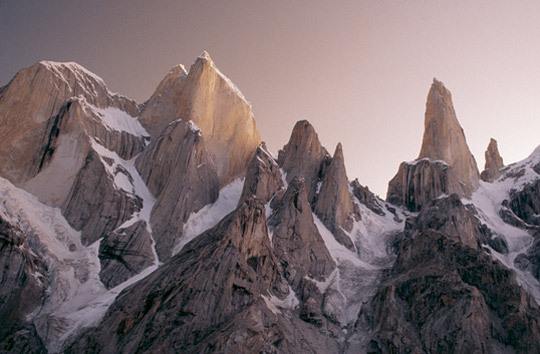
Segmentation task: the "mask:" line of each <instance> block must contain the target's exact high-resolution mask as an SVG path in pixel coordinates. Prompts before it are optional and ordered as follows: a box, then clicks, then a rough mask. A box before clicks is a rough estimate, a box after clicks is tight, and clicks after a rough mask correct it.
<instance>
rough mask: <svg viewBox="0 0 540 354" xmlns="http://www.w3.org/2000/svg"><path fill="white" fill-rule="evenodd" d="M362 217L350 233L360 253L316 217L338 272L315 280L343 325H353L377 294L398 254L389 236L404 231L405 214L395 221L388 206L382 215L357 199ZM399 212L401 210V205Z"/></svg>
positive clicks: (326, 307) (330, 311)
mask: <svg viewBox="0 0 540 354" xmlns="http://www.w3.org/2000/svg"><path fill="white" fill-rule="evenodd" d="M354 202H355V203H356V204H358V207H359V209H360V213H361V220H360V221H357V222H355V223H354V226H353V230H352V231H351V232H350V233H348V234H349V235H350V237H351V238H352V239H353V241H354V243H355V246H356V250H357V253H356V252H352V251H350V250H349V249H348V248H346V247H344V246H343V245H341V244H340V243H338V242H337V241H336V239H335V237H334V235H333V234H332V233H331V232H330V231H329V230H328V229H327V228H326V227H325V225H324V224H323V223H322V222H321V220H320V219H319V218H318V217H317V216H316V215H315V214H314V215H313V219H314V222H315V225H316V226H317V229H318V230H319V233H320V234H321V236H322V238H323V241H324V242H325V245H326V247H327V249H328V250H329V252H330V254H331V255H332V258H333V259H334V261H335V262H336V264H337V268H336V269H335V271H334V272H333V273H332V274H331V275H330V276H328V278H327V279H325V281H322V282H319V281H315V280H313V279H312V281H313V282H314V283H315V284H316V285H317V287H318V288H319V290H320V291H321V292H323V293H326V295H325V296H326V297H325V299H326V300H325V304H324V311H325V313H326V314H328V315H331V316H333V317H335V318H336V319H337V320H338V321H339V322H340V323H341V325H342V326H350V325H353V324H354V322H355V321H356V320H357V319H358V313H359V312H360V309H361V307H362V305H363V304H364V303H365V302H366V301H368V300H369V299H370V298H371V297H372V296H373V294H374V293H375V291H376V289H377V286H378V284H379V282H380V280H381V272H382V270H383V269H386V268H389V267H391V265H392V264H393V262H394V260H395V255H392V254H388V253H387V251H386V249H387V247H386V245H387V244H388V238H389V236H391V235H393V234H395V233H397V232H399V231H401V230H402V229H403V226H404V220H405V217H404V215H401V218H400V220H401V221H399V222H398V221H396V220H394V215H393V214H392V213H390V212H389V211H388V210H386V208H385V207H384V205H381V207H382V208H383V209H384V210H385V215H384V216H380V215H378V214H375V213H374V212H372V211H371V210H369V209H368V208H367V207H366V206H365V205H363V204H361V203H360V202H359V201H358V200H357V199H356V198H354ZM397 212H398V213H400V211H399V208H397Z"/></svg>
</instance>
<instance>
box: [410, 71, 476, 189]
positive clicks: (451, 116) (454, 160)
mask: <svg viewBox="0 0 540 354" xmlns="http://www.w3.org/2000/svg"><path fill="white" fill-rule="evenodd" d="M424 125H425V130H424V138H423V141H422V148H421V149H420V155H418V158H419V159H422V158H430V159H433V160H442V161H444V162H446V163H447V164H448V165H450V167H452V169H453V170H454V173H455V175H456V177H457V178H458V179H459V180H460V181H461V182H463V183H464V184H465V185H466V187H467V189H468V190H469V192H473V191H474V190H476V188H477V187H478V178H479V175H478V167H477V165H476V161H475V159H474V157H473V155H472V154H471V151H470V150H469V147H468V145H467V141H466V139H465V134H464V133H463V128H461V125H460V124H459V122H458V120H457V117H456V112H455V111H454V105H453V103H452V94H451V93H450V91H449V90H448V89H447V88H446V87H444V84H443V83H442V82H440V81H437V80H436V79H433V84H432V85H431V89H430V90H429V94H428V98H427V103H426V114H425V121H424Z"/></svg>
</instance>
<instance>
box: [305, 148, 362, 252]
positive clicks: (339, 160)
mask: <svg viewBox="0 0 540 354" xmlns="http://www.w3.org/2000/svg"><path fill="white" fill-rule="evenodd" d="M314 211H315V214H317V216H318V217H319V218H320V219H321V221H322V222H323V223H324V224H325V225H326V227H328V229H329V230H330V231H332V233H333V234H334V236H335V237H336V240H337V241H338V242H339V243H341V244H343V245H344V246H345V247H347V248H349V249H351V250H354V244H353V242H352V240H351V238H350V237H349V236H348V235H347V234H346V233H345V232H350V231H352V227H353V221H354V214H353V205H352V200H351V196H350V194H349V187H348V180H347V173H346V171H345V162H344V161H343V149H342V147H341V144H338V145H337V146H336V151H335V152H334V157H332V161H331V162H330V165H328V167H327V168H326V169H325V170H324V174H323V176H322V181H321V189H320V192H319V194H318V195H317V201H316V202H315V206H314Z"/></svg>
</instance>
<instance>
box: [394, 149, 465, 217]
mask: <svg viewBox="0 0 540 354" xmlns="http://www.w3.org/2000/svg"><path fill="white" fill-rule="evenodd" d="M451 194H457V195H458V196H460V197H463V196H465V195H466V190H465V189H464V187H463V185H462V184H461V183H460V181H459V180H458V179H457V177H456V175H455V174H454V171H453V169H452V167H450V166H449V165H448V164H446V163H445V162H443V161H433V160H430V159H421V160H419V161H415V162H411V163H407V162H402V163H401V165H399V170H398V173H397V174H396V175H395V176H394V178H392V180H391V181H390V182H389V183H388V192H387V195H386V200H387V201H388V202H389V203H392V204H395V205H403V206H405V207H406V208H407V209H409V210H410V211H415V212H416V211H419V210H421V209H422V207H423V206H424V205H426V204H429V203H430V202H431V201H433V200H435V199H437V198H439V197H441V196H444V195H451Z"/></svg>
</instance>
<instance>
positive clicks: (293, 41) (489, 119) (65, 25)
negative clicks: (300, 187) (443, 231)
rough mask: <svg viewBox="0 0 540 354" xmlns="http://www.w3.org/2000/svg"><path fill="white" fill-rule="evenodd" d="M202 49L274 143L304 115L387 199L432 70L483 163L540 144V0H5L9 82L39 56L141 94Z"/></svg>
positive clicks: (4, 73) (4, 78)
mask: <svg viewBox="0 0 540 354" xmlns="http://www.w3.org/2000/svg"><path fill="white" fill-rule="evenodd" d="M203 50H207V51H208V52H209V53H210V55H211V56H212V58H213V60H214V61H215V63H216V65H217V66H218V67H219V68H220V70H221V71H222V72H223V73H224V74H225V75H227V76H228V77H229V78H230V79H231V80H232V81H233V82H234V83H235V84H236V85H237V86H238V87H239V88H240V90H241V91H242V92H243V94H244V96H245V97H246V98H247V99H248V100H249V101H250V102H251V104H252V106H253V111H254V114H255V119H256V121H257V126H258V129H259V133H260V135H261V137H262V139H263V140H264V141H266V142H267V144H268V146H269V148H270V149H271V150H272V151H273V152H275V153H277V151H278V149H279V148H281V147H282V146H283V145H284V144H285V143H286V142H287V141H288V139H289V136H290V133H291V130H292V127H293V126H294V123H295V122H296V121H297V120H300V119H307V120H309V121H310V122H311V123H312V124H313V126H314V127H315V129H316V130H317V132H318V134H319V138H320V140H321V141H322V143H323V145H324V146H326V148H327V149H328V151H329V152H330V153H333V151H334V148H335V146H336V144H337V143H338V142H342V144H343V149H344V155H345V162H346V167H347V173H348V176H349V179H351V180H352V179H354V178H355V177H358V179H359V181H360V183H361V184H363V185H367V186H368V187H369V188H370V189H371V190H373V191H374V192H375V193H377V194H378V195H380V196H381V197H385V195H386V189H387V184H388V181H389V180H390V179H391V178H392V177H393V176H394V174H395V173H396V172H397V169H398V166H399V163H400V162H401V161H409V160H413V159H415V158H416V157H417V156H418V153H419V151H420V144H421V139H422V133H423V128H424V127H423V124H424V123H423V122H424V108H425V100H426V97H427V93H428V90H429V88H430V85H431V82H432V78H433V77H437V79H439V80H441V81H443V82H444V83H445V85H446V87H447V88H448V89H449V90H450V91H452V95H453V99H454V106H455V109H456V113H457V115H458V119H459V121H460V123H461V125H462V127H463V128H464V130H465V135H466V137H467V141H468V143H469V147H470V148H471V150H472V152H473V154H474V155H475V157H476V160H477V162H478V165H479V168H480V170H482V169H483V166H484V151H485V149H486V147H487V145H488V143H489V138H491V137H494V138H495V139H497V140H498V142H499V149H500V151H501V155H502V156H503V158H504V161H505V163H511V162H515V161H518V160H521V159H523V158H525V157H526V156H528V155H529V154H530V153H531V152H532V151H533V149H534V148H535V147H536V146H537V145H539V144H540V2H539V1H494V0H489V1H488V0H486V1H478V0H474V1H470V0H468V1H459V0H453V1H447V0H446V1H437V0H417V1H412V0H411V1H400V0H394V1H382V0H373V1H359V0H357V1H313V0H310V1H297V0H294V1H290V0H288V1H219V0H213V1H204V0H194V1H173V0H170V1H159V0H154V1H146V0H144V1H143V0H119V1H112V0H108V1H74V0H69V1H68V0H62V1H61V0H58V1H56V0H49V1H40V0H36V1H27V0H0V86H3V85H5V84H7V83H8V81H9V80H10V79H11V78H12V77H13V75H14V74H15V73H16V72H17V71H18V70H20V69H21V68H23V67H26V66H30V65H32V64H34V63H35V62H37V61H39V60H55V61H75V62H78V63H80V64H81V65H83V66H85V67H86V68H88V69H89V70H91V71H93V72H94V73H96V74H97V75H99V76H101V77H102V78H103V79H104V80H105V82H107V84H108V86H109V89H110V90H112V91H114V92H119V93H122V94H124V95H126V96H128V97H131V98H133V99H135V100H137V101H138V102H144V101H145V100H146V99H147V98H148V97H149V96H150V95H151V94H152V92H153V90H154V89H155V88H156V86H157V84H158V83H159V81H160V80H161V79H162V78H163V77H164V76H165V75H166V74H167V72H168V71H169V70H170V69H171V68H172V67H173V66H175V65H176V64H179V63H182V64H185V65H186V67H189V65H191V63H192V62H193V61H194V60H195V58H196V57H197V56H198V55H199V54H200V53H201V52H202V51H203Z"/></svg>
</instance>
